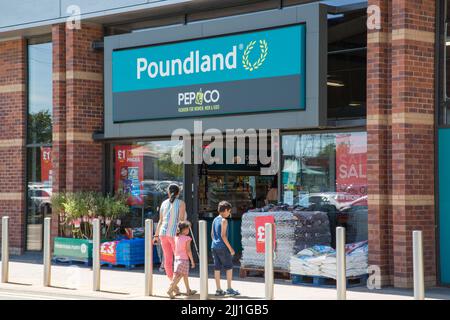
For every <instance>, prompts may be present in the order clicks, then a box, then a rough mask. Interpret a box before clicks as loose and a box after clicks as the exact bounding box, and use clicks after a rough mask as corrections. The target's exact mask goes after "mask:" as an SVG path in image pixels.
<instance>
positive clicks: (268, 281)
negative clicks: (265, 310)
mask: <svg viewBox="0 0 450 320" xmlns="http://www.w3.org/2000/svg"><path fill="white" fill-rule="evenodd" d="M265 237H266V239H265V245H266V247H265V249H266V255H265V268H264V278H265V285H266V300H273V286H274V280H273V279H274V276H273V225H272V224H271V223H266V225H265Z"/></svg>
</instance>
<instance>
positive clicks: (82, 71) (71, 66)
mask: <svg viewBox="0 0 450 320" xmlns="http://www.w3.org/2000/svg"><path fill="white" fill-rule="evenodd" d="M102 39H103V28H102V27H101V26H100V25H94V24H88V23H82V24H81V29H73V30H70V29H66V108H67V114H66V148H67V152H66V190H67V191H78V190H93V191H101V189H102V170H103V163H102V145H101V144H100V143H95V142H94V141H93V140H92V134H93V133H94V131H97V130H102V129H103V52H102V51H94V50H93V49H92V42H93V41H94V40H102Z"/></svg>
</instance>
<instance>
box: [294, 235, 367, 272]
mask: <svg viewBox="0 0 450 320" xmlns="http://www.w3.org/2000/svg"><path fill="white" fill-rule="evenodd" d="M345 250H346V275H347V277H349V278H355V277H356V278H357V277H362V276H365V275H366V274H367V268H368V243H367V241H362V242H358V243H352V244H347V245H346V246H345ZM290 272H291V276H292V278H293V279H297V278H298V279H300V277H296V276H309V277H324V278H328V279H336V251H335V250H334V249H333V248H331V247H329V246H320V245H316V246H313V247H311V248H308V249H304V250H302V251H301V252H299V253H298V254H296V255H294V256H292V257H291V260H290Z"/></svg>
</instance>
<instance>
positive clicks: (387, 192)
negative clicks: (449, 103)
mask: <svg viewBox="0 0 450 320" xmlns="http://www.w3.org/2000/svg"><path fill="white" fill-rule="evenodd" d="M371 4H375V5H378V6H380V8H381V14H382V17H383V19H382V29H381V30H376V31H369V34H368V60H369V64H368V70H367V72H368V101H367V103H368V119H367V122H368V126H367V129H368V143H369V146H368V148H369V155H368V158H369V160H368V177H369V246H370V248H369V250H370V253H369V255H370V263H371V264H377V265H380V266H381V270H382V276H383V279H384V281H383V282H384V284H393V285H394V286H396V287H411V286H412V283H413V282H412V280H413V279H412V276H413V273H412V272H413V265H412V231H413V230H423V232H424V251H425V270H426V283H427V285H434V284H435V283H436V242H435V211H434V210H435V208H434V175H435V168H434V108H435V103H434V55H435V53H434V51H435V48H434V45H435V44H434V32H435V1H433V0H421V1H406V0H393V1H385V0H370V1H369V5H371Z"/></svg>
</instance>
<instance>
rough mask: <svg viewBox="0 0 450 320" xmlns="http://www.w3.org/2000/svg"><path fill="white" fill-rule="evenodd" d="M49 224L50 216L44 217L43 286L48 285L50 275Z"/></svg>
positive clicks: (50, 223)
mask: <svg viewBox="0 0 450 320" xmlns="http://www.w3.org/2000/svg"><path fill="white" fill-rule="evenodd" d="M51 225H52V218H45V219H44V263H43V264H44V287H50V285H51V277H52V254H51V236H50V232H51Z"/></svg>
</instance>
